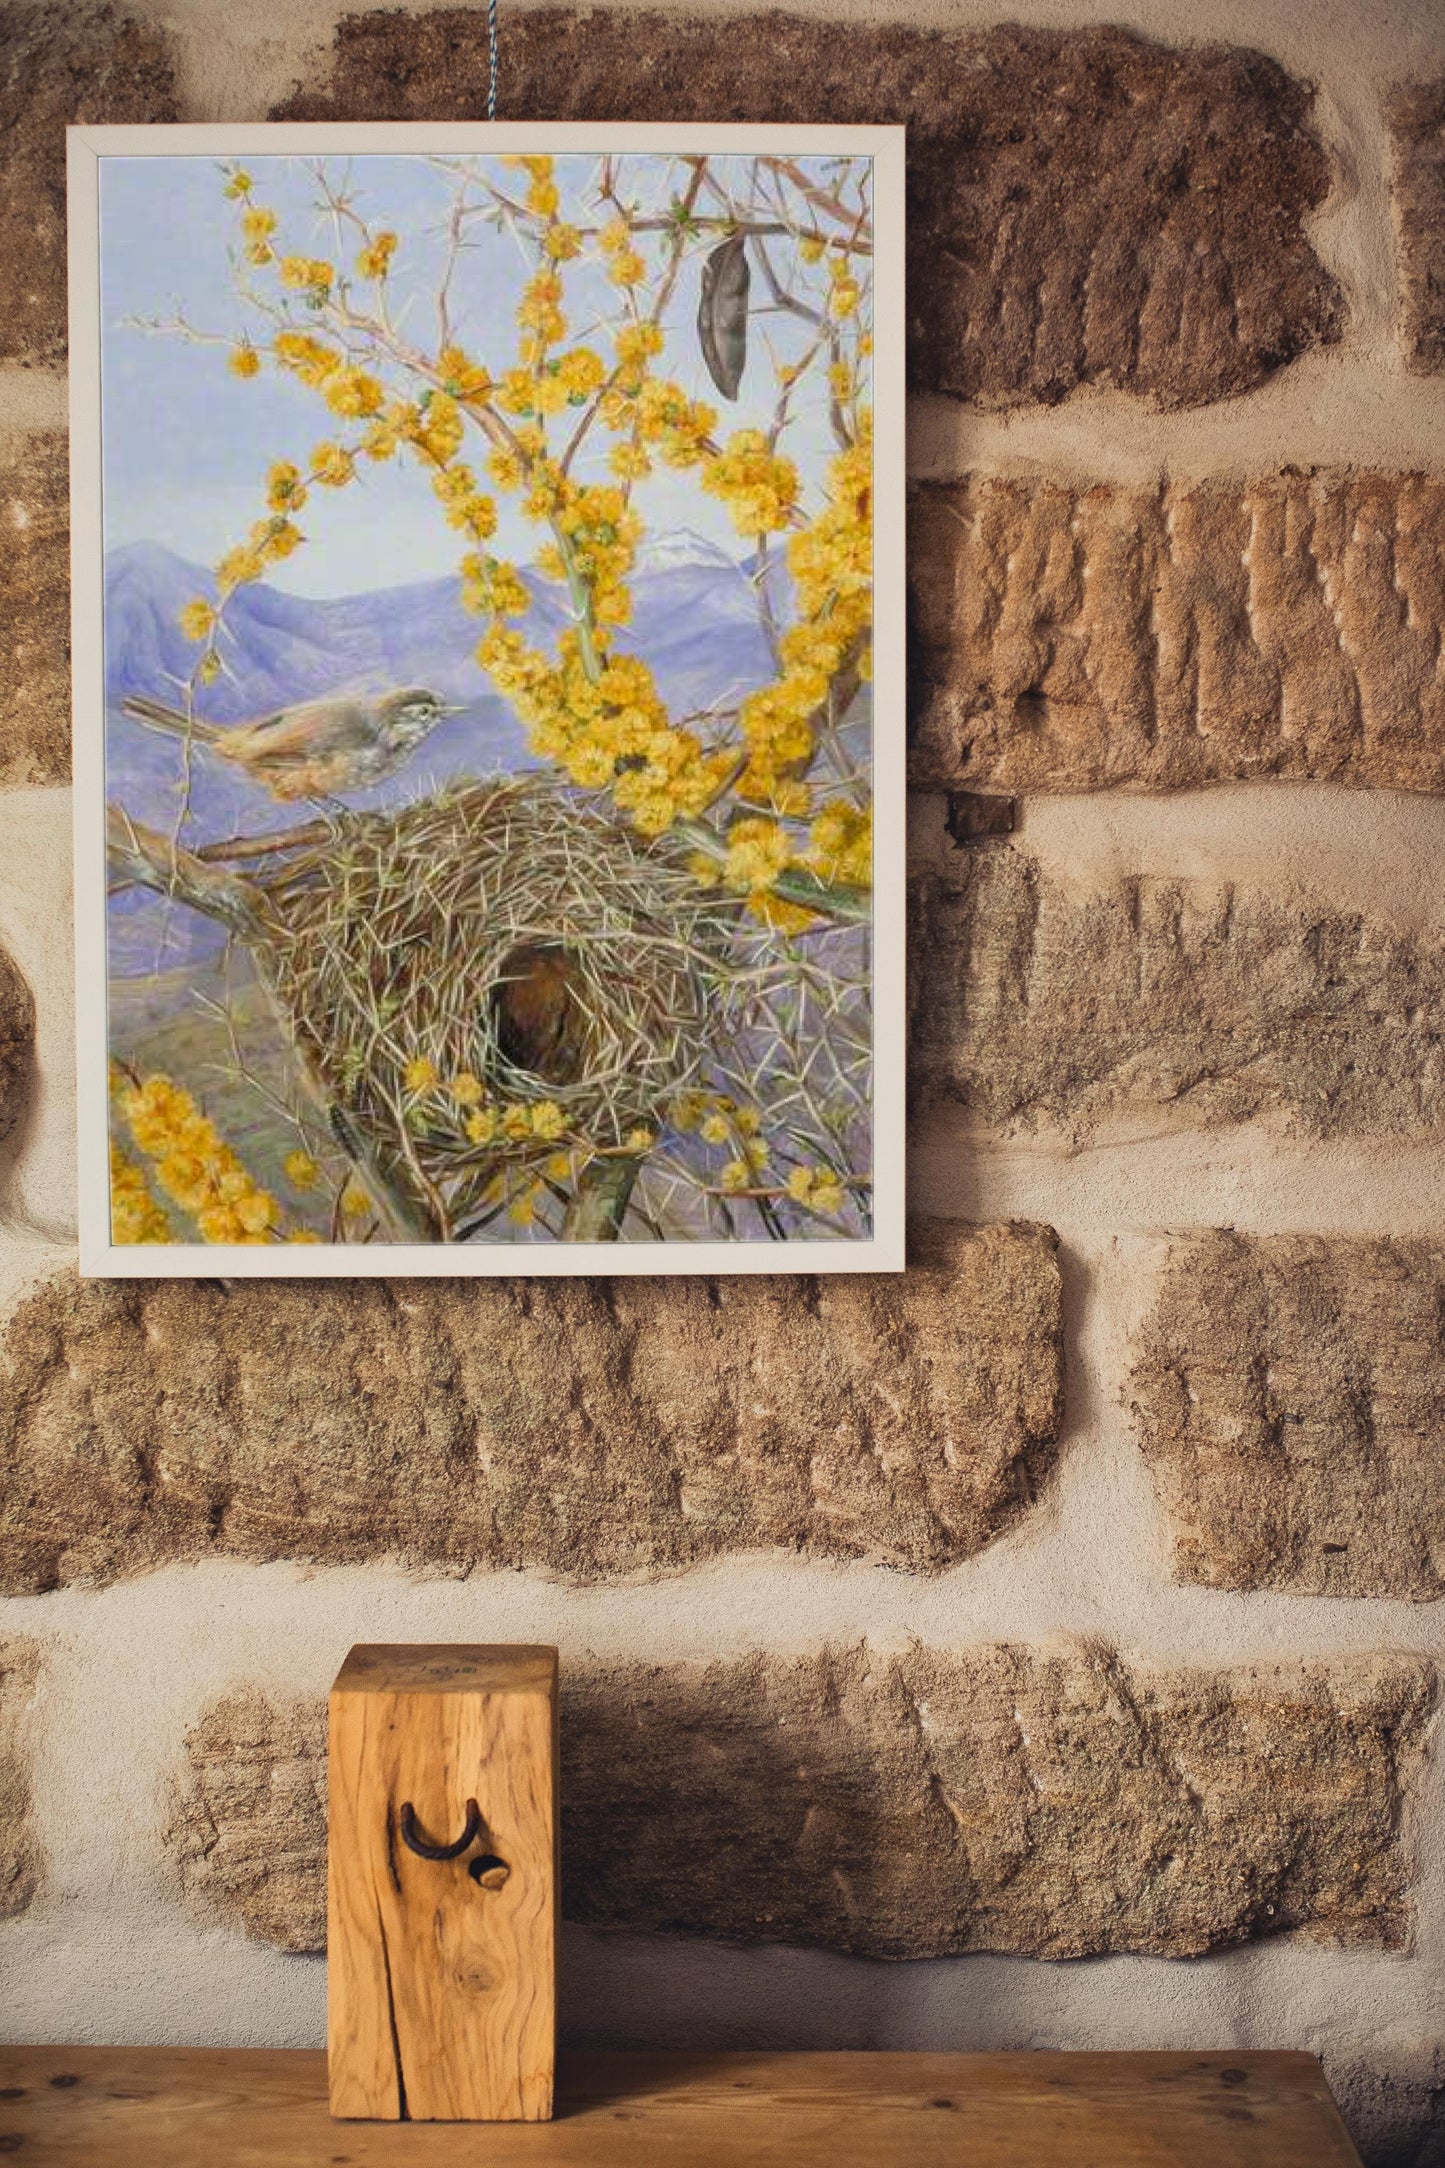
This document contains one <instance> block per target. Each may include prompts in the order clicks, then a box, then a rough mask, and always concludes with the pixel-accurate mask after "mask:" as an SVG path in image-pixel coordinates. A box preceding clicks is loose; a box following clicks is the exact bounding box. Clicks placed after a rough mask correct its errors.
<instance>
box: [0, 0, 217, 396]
mask: <svg viewBox="0 0 1445 2168" xmlns="http://www.w3.org/2000/svg"><path fill="white" fill-rule="evenodd" d="M177 117H178V115H177V108H176V101H175V93H174V87H173V82H172V73H171V58H170V46H169V42H168V40H167V38H166V36H165V34H164V33H163V32H162V31H160V30H159V29H157V28H156V27H155V26H154V25H153V24H151V23H148V22H145V21H142V20H141V19H140V18H138V17H137V16H133V15H127V14H124V13H123V12H122V11H121V10H120V9H119V8H115V7H110V6H100V7H94V6H86V5H81V6H78V7H71V6H68V5H64V4H58V0H12V4H11V5H9V6H7V7H6V8H4V9H3V10H0V234H3V236H4V246H3V247H0V360H3V361H21V362H27V363H35V362H48V361H59V360H62V359H63V358H64V354H65V131H66V128H67V126H69V125H71V124H72V123H83V122H86V121H89V122H92V123H99V122H103V121H165V120H175V119H176V118H177Z"/></svg>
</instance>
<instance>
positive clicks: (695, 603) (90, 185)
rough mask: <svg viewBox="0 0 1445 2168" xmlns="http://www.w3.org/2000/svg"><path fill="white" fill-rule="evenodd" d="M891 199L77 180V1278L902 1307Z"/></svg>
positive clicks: (578, 188) (629, 165) (612, 152)
mask: <svg viewBox="0 0 1445 2168" xmlns="http://www.w3.org/2000/svg"><path fill="white" fill-rule="evenodd" d="M901 204H902V176H901V132H900V131H895V130H890V129H876V130H875V129H832V130H828V129H815V130H809V129H797V128H794V129H790V130H787V131H780V130H771V129H758V128H740V127H731V128H722V127H719V128H717V129H706V130H697V129H681V128H666V127H655V126H649V127H645V128H643V127H639V128H623V129H618V128H609V129H604V130H598V129H589V128H583V127H581V126H569V127H547V128H538V127H525V128H524V127H521V126H519V125H504V126H486V127H482V126H469V127H452V128H423V127H416V126H407V127H394V128H393V127H365V128H334V127H327V128H264V129H258V128H252V129H244V130H219V129H192V128H165V129H104V128H97V129H81V130H75V131H72V137H71V308H72V372H73V373H72V384H73V392H72V404H73V439H72V441H73V446H74V460H75V476H74V503H73V512H74V545H73V547H74V558H75V597H76V599H75V651H76V680H75V682H76V705H75V737H76V784H77V898H78V921H79V971H80V982H81V1001H80V1016H81V1047H80V1067H81V1113H82V1139H81V1151H82V1182H81V1193H82V1198H83V1221H82V1268H83V1269H84V1270H86V1271H89V1272H95V1273H102V1274H117V1273H130V1274H138V1273H139V1274H152V1273H196V1274H206V1275H213V1274H215V1273H217V1272H225V1273H246V1272H249V1273H286V1274H299V1273H312V1272H325V1273H348V1274H349V1273H405V1272H433V1273H468V1272H512V1273H515V1272H528V1273H530V1272H585V1271H592V1272H609V1273H610V1272H618V1271H631V1272H661V1271H700V1270H707V1271H716V1270H725V1271H815V1270H849V1269H853V1270H879V1269H897V1268H899V1267H900V1266H901V1264H902V1261H903V1257H902V1211H903V1190H902V1074H901V1072H902V1015H901V1010H902V985H903V969H902V933H901V916H902V881H903V847H902V797H903V775H902V760H903V740H904V715H903V683H902V678H903V667H902V663H903V642H902V626H901V617H902V599H901V582H902V504H901V492H902V475H903V451H902V429H903V401H902V362H901V352H900V346H901V335H902V295H901V277H902V272H901V264H902V248H901V216H902V212H901ZM875 718H876V725H875Z"/></svg>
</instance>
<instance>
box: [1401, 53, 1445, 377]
mask: <svg viewBox="0 0 1445 2168" xmlns="http://www.w3.org/2000/svg"><path fill="white" fill-rule="evenodd" d="M1387 111H1388V117H1389V121H1390V127H1391V130H1392V132H1393V134H1394V138H1395V174H1394V190H1393V195H1394V206H1395V228H1396V236H1397V241H1398V247H1399V261H1400V333H1401V337H1402V339H1403V340H1404V345H1405V358H1406V360H1407V361H1408V362H1409V364H1410V367H1411V368H1412V369H1416V370H1418V371H1419V372H1420V373H1421V374H1422V375H1426V376H1429V375H1434V374H1436V373H1437V372H1438V371H1439V370H1441V369H1445V75H1441V76H1437V77H1436V78H1435V80H1434V81H1433V82H1431V83H1406V84H1403V85H1402V86H1401V87H1400V89H1398V90H1397V91H1396V92H1395V94H1394V96H1393V97H1392V98H1391V99H1390V101H1389V104H1388V108H1387Z"/></svg>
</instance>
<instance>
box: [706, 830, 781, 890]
mask: <svg viewBox="0 0 1445 2168" xmlns="http://www.w3.org/2000/svg"><path fill="white" fill-rule="evenodd" d="M792 855H793V850H792V844H791V843H790V842H789V840H788V832H787V830H786V829H785V828H783V827H781V826H780V825H779V823H778V822H777V821H773V820H766V819H764V818H763V817H762V816H761V815H751V816H749V817H747V818H746V819H743V820H739V821H734V822H733V825H732V827H731V828H730V829H729V830H728V836H727V857H726V859H725V860H724V864H723V873H724V877H725V879H726V881H727V883H728V886H729V887H730V888H741V889H756V888H771V886H772V884H773V882H774V881H775V880H776V879H777V877H778V875H779V874H780V873H781V872H782V871H783V869H784V868H785V867H786V866H787V864H788V862H789V860H790V859H791V857H792Z"/></svg>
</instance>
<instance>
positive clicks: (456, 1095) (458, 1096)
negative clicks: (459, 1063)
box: [447, 1069, 485, 1107]
mask: <svg viewBox="0 0 1445 2168" xmlns="http://www.w3.org/2000/svg"><path fill="white" fill-rule="evenodd" d="M447 1090H448V1091H449V1092H450V1094H451V1096H452V1098H453V1099H455V1101H456V1103H457V1105H458V1106H459V1107H476V1106H480V1105H481V1103H482V1100H483V1098H484V1097H485V1093H484V1092H483V1090H482V1080H481V1078H480V1077H476V1076H473V1075H472V1072H471V1070H470V1069H463V1070H462V1071H461V1073H460V1074H459V1075H457V1076H454V1077H453V1078H452V1080H451V1082H450V1084H449V1085H448V1086H447Z"/></svg>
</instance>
